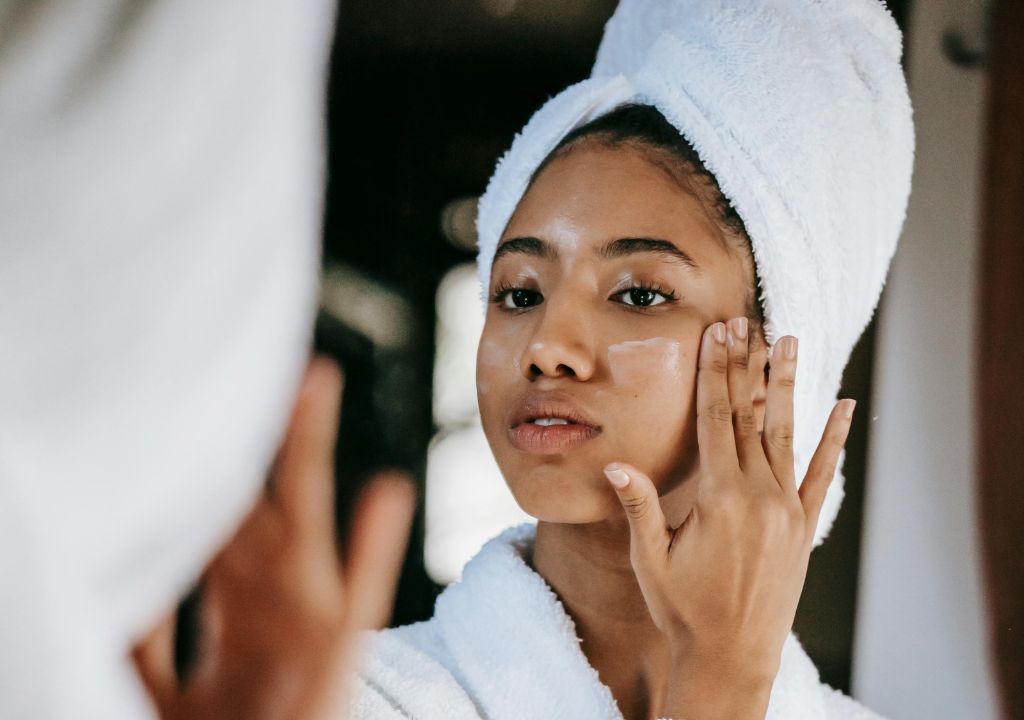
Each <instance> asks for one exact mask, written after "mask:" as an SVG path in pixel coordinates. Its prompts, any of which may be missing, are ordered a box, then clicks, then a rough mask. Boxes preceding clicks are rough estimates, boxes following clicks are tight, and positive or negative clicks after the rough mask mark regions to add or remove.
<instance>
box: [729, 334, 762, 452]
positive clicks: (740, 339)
mask: <svg viewBox="0 0 1024 720" xmlns="http://www.w3.org/2000/svg"><path fill="white" fill-rule="evenodd" d="M726 355H727V357H728V361H729V365H728V368H729V369H728V371H727V373H726V376H727V380H728V386H729V404H730V405H732V423H733V436H734V437H735V442H736V450H737V454H738V457H739V461H740V467H741V468H743V469H744V470H749V469H751V468H753V467H756V466H758V465H760V464H761V463H764V462H765V453H764V450H763V449H762V448H761V438H760V436H759V435H758V434H757V417H756V416H755V415H754V403H753V400H752V398H751V394H750V375H749V370H748V368H749V365H750V355H749V349H748V344H747V319H746V318H745V317H737V318H733V319H732V320H730V321H729V322H728V323H727V325H726ZM762 467H763V466H762Z"/></svg>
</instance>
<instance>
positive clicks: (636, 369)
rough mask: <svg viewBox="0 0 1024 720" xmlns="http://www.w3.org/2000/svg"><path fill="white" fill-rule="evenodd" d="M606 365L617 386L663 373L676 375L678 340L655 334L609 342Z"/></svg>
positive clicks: (677, 367)
mask: <svg viewBox="0 0 1024 720" xmlns="http://www.w3.org/2000/svg"><path fill="white" fill-rule="evenodd" d="M608 367H609V369H610V370H611V375H612V382H613V383H615V385H617V386H635V385H639V384H642V383H647V382H650V380H651V379H652V378H655V377H658V376H664V375H665V374H666V373H671V374H672V375H679V373H680V369H679V368H680V366H679V343H678V342H677V341H675V340H669V339H668V338H662V337H655V338H650V339H649V340H627V341H626V342H621V343H616V344H615V345H609V346H608Z"/></svg>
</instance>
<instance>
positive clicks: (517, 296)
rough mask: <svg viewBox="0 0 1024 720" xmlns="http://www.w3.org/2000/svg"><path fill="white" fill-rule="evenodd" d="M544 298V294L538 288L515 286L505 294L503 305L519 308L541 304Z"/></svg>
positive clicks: (514, 308) (513, 308) (511, 308)
mask: <svg viewBox="0 0 1024 720" xmlns="http://www.w3.org/2000/svg"><path fill="white" fill-rule="evenodd" d="M543 299H544V296H543V295H541V294H540V293H539V292H537V291H536V290H526V289H524V288H514V289H512V290H507V291H506V292H505V295H504V297H503V298H502V300H501V305H502V307H504V308H508V309H509V310H519V309H522V308H528V307H533V306H534V305H539V304H540V302H541V300H543Z"/></svg>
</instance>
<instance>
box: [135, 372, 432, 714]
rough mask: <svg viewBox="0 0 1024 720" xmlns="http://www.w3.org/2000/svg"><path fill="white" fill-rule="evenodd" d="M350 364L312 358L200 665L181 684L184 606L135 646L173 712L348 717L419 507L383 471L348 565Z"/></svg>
mask: <svg viewBox="0 0 1024 720" xmlns="http://www.w3.org/2000/svg"><path fill="white" fill-rule="evenodd" d="M341 387H342V378H341V374H340V372H339V371H338V369H337V366H335V365H334V364H333V363H332V362H330V361H328V360H326V359H324V358H316V359H314V360H313V361H312V362H311V363H310V365H309V368H308V370H307V372H306V376H305V378H304V380H303V383H302V387H301V390H300V392H299V397H298V400H297V402H296V405H295V410H294V413H293V415H292V419H291V424H290V425H289V428H288V432H287V436H286V438H285V441H284V444H283V446H282V448H281V451H280V453H279V455H278V459H277V462H276V463H275V467H274V469H273V472H272V476H271V486H270V492H269V495H270V497H267V498H264V499H263V500H261V501H260V502H259V503H258V504H257V506H256V507H255V508H254V509H253V510H252V512H251V514H250V515H249V516H248V518H247V519H246V520H245V522H244V523H243V524H242V526H241V527H240V529H239V530H238V532H237V533H236V535H235V536H234V538H233V539H232V540H231V541H230V542H229V543H228V544H227V545H226V546H225V547H224V548H223V549H222V550H221V552H220V553H219V554H218V555H217V557H216V558H214V560H213V561H212V562H211V564H210V566H209V567H208V569H207V571H206V573H205V574H204V577H203V581H202V600H201V602H202V605H201V612H200V614H201V623H202V630H201V633H200V648H199V657H198V663H197V666H196V667H195V668H194V669H193V671H192V672H191V673H190V674H189V675H188V676H187V677H186V678H184V679H183V682H182V683H181V684H179V681H178V678H177V677H176V676H175V673H174V668H173V663H172V656H173V651H172V645H173V630H174V616H173V614H172V615H171V617H170V618H168V620H167V621H166V622H164V623H163V624H162V625H161V626H160V627H159V628H157V629H156V630H154V631H153V633H152V634H151V635H150V636H149V637H148V638H146V639H145V640H144V641H143V642H142V643H140V645H139V646H138V647H137V648H136V650H135V661H136V666H137V668H138V670H139V672H140V674H141V676H142V678H143V680H144V682H145V684H146V686H147V688H148V689H149V691H150V694H151V696H152V698H153V701H154V704H155V705H156V707H157V709H158V711H159V713H160V716H161V717H162V718H173V719H174V720H177V719H179V718H181V719H185V718H189V719H190V720H202V719H205V718H217V719H218V720H222V719H223V718H234V717H237V718H247V719H260V718H289V719H292V718H303V719H306V718H324V719H326V718H332V720H333V719H335V718H340V717H345V716H346V713H347V706H346V703H347V690H348V687H347V685H348V682H349V674H350V671H351V670H352V669H354V663H355V661H356V655H355V653H356V652H357V651H358V648H357V647H354V645H353V643H354V640H355V637H354V636H355V632H356V631H357V630H360V629H363V628H370V627H380V626H381V625H383V624H384V623H386V622H387V619H388V617H389V616H390V613H391V607H392V604H393V600H394V589H395V584H396V581H397V577H398V573H399V570H400V569H401V565H402V559H403V557H404V552H405V543H406V539H407V536H408V530H409V524H410V519H411V515H412V511H413V507H414V505H415V491H414V489H413V487H412V484H411V483H410V482H408V480H407V479H403V477H402V476H401V475H400V474H397V473H392V474H388V475H383V476H379V477H378V478H377V479H376V480H374V481H373V482H371V483H370V484H369V485H368V486H367V488H366V489H365V490H364V491H363V493H362V495H361V496H360V501H359V503H358V504H357V506H356V511H355V515H354V517H353V525H352V533H351V536H350V537H349V538H348V542H347V543H346V554H347V557H346V562H345V563H344V566H343V565H342V564H341V562H340V560H339V557H338V553H337V550H336V546H335V528H334V460H333V454H334V444H335V439H336V437H337V431H338V407H339V401H340V397H341Z"/></svg>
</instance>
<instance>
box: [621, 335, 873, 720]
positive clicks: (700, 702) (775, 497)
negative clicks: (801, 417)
mask: <svg viewBox="0 0 1024 720" xmlns="http://www.w3.org/2000/svg"><path fill="white" fill-rule="evenodd" d="M746 336H747V332H746V318H736V319H733V320H731V321H730V323H729V327H728V330H727V328H726V326H725V325H723V324H722V323H715V324H714V325H712V326H710V327H709V328H707V329H705V331H704V337H703V341H702V343H701V350H700V360H699V365H698V374H697V440H698V444H699V446H700V467H701V475H700V487H699V489H698V491H697V498H696V501H695V503H694V506H693V508H692V510H691V511H690V513H689V515H688V516H687V517H686V519H685V520H684V521H683V523H682V525H681V526H679V527H678V528H675V529H673V528H671V527H668V525H667V524H666V520H665V515H664V514H663V512H662V509H661V505H660V504H659V500H658V494H657V491H656V490H655V487H654V484H653V483H652V482H651V480H650V479H649V478H648V477H647V476H646V475H644V474H643V473H642V472H640V471H639V470H637V469H636V468H633V467H631V466H627V465H624V464H613V465H609V466H608V467H607V468H605V473H606V475H607V476H608V479H609V480H610V481H611V483H612V484H613V485H614V486H615V488H616V492H617V493H618V495H619V499H620V500H621V502H622V505H623V507H624V508H625V511H626V514H627V517H628V520H629V527H630V559H631V562H632V565H633V569H634V571H635V572H636V576H637V580H638V581H639V584H640V588H641V591H642V592H643V595H644V599H645V601H646V603H647V607H648V609H649V610H650V613H651V617H652V619H653V620H654V622H655V624H656V625H657V626H658V628H659V629H660V630H661V631H662V632H663V633H664V634H665V636H666V637H667V639H668V642H669V646H670V648H671V651H672V657H673V663H674V665H673V668H672V673H673V674H672V678H671V682H670V686H669V688H668V692H667V696H666V698H665V703H664V708H663V711H662V716H666V715H667V716H674V717H676V718H683V717H686V718H695V719H697V720H710V719H714V718H730V720H736V719H738V718H754V717H757V718H763V717H764V714H765V711H766V709H767V704H768V697H769V694H770V691H771V686H772V683H773V681H774V679H775V675H776V674H777V673H778V669H779V663H780V661H781V654H782V646H783V643H784V642H785V640H786V636H787V635H788V633H789V630H790V628H791V627H792V625H793V618H794V615H795V614H796V608H797V602H798V601H799V599H800V593H801V591H802V590H803V584H804V578H805V576H806V573H807V563H808V559H809V557H810V552H811V548H812V546H813V539H814V531H815V527H816V525H817V521H818V515H819V513H820V511H821V505H822V502H823V501H824V498H825V492H826V491H827V490H828V486H829V484H830V483H831V481H832V477H833V473H834V471H835V467H836V463H837V462H838V458H839V453H840V451H841V449H842V447H843V445H844V443H845V442H846V436H847V433H848V432H849V428H850V418H851V416H852V413H853V405H854V402H853V401H852V400H843V401H840V402H839V403H837V404H836V407H835V408H833V410H832V413H831V416H830V417H829V419H828V423H827V424H826V426H825V431H824V434H823V437H822V440H821V442H820V443H819V445H818V448H817V450H816V452H815V453H814V457H813V458H812V460H811V462H810V466H809V468H808V471H807V476H806V477H805V478H804V481H803V483H802V484H801V485H800V488H799V491H798V490H797V485H796V480H795V477H794V469H793V449H792V441H793V385H794V380H795V377H796V347H797V343H796V338H794V337H792V336H786V337H784V338H782V339H781V340H780V341H779V344H778V346H777V347H776V348H775V352H774V353H773V355H772V364H771V372H770V376H769V380H768V388H767V400H766V408H765V420H764V433H763V435H760V436H759V434H758V428H757V420H756V417H755V414H754V409H753V404H752V400H751V390H750V385H749V379H748V370H747V362H748V350H747V337H746Z"/></svg>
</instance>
